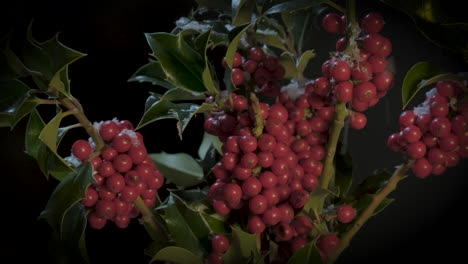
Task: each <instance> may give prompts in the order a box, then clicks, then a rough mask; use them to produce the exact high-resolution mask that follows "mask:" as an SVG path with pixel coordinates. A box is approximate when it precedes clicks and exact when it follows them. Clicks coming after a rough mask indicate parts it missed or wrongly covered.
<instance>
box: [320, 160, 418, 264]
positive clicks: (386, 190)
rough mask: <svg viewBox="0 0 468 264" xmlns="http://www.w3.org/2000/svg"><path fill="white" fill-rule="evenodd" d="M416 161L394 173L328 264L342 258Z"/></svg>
mask: <svg viewBox="0 0 468 264" xmlns="http://www.w3.org/2000/svg"><path fill="white" fill-rule="evenodd" d="M413 162H414V160H410V161H407V162H404V163H403V164H401V165H400V166H399V167H398V168H397V169H396V170H395V172H394V173H393V175H392V177H391V178H390V180H389V181H388V183H387V184H386V185H385V187H383V188H382V190H380V191H379V192H378V193H377V194H376V195H375V196H374V198H373V199H372V202H371V203H370V204H369V206H368V207H367V208H366V209H365V210H364V211H363V212H362V214H361V215H360V216H359V218H358V219H357V220H356V222H354V224H353V226H352V227H351V228H350V229H349V230H348V231H347V232H346V233H344V234H343V235H342V236H341V242H340V247H339V248H338V249H337V250H336V251H335V252H334V253H332V254H330V255H329V256H328V260H327V263H334V262H335V260H336V259H337V258H338V257H339V256H340V254H341V252H343V251H344V250H345V249H346V248H347V247H348V246H349V244H350V242H351V239H353V237H354V235H355V234H356V233H357V232H358V231H359V229H361V227H362V226H363V225H364V224H365V223H366V221H367V220H368V219H369V218H370V217H371V216H372V215H373V213H374V211H375V209H376V208H377V207H378V206H379V205H380V203H382V201H383V200H384V199H385V198H386V197H387V196H388V195H389V194H390V193H391V192H393V191H394V190H395V189H396V187H397V184H398V182H399V181H400V180H402V179H403V178H405V175H406V173H407V172H408V170H409V169H410V168H411V166H412V165H413Z"/></svg>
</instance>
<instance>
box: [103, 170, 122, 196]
mask: <svg viewBox="0 0 468 264" xmlns="http://www.w3.org/2000/svg"><path fill="white" fill-rule="evenodd" d="M124 187H125V179H124V177H123V176H122V175H121V174H119V173H115V174H113V175H112V176H110V177H109V178H107V180H106V188H107V189H108V190H109V191H111V192H114V193H119V192H121V191H122V189H123V188H124Z"/></svg>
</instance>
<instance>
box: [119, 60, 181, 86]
mask: <svg viewBox="0 0 468 264" xmlns="http://www.w3.org/2000/svg"><path fill="white" fill-rule="evenodd" d="M128 81H129V82H149V83H151V84H153V85H159V86H161V87H164V88H167V89H173V88H175V86H174V85H173V84H171V83H170V82H168V81H166V74H165V73H164V71H163V69H162V67H161V64H160V63H159V61H155V60H150V62H148V63H147V64H145V65H143V66H141V67H140V68H139V69H138V70H137V71H136V72H135V73H134V74H133V75H132V77H130V79H128Z"/></svg>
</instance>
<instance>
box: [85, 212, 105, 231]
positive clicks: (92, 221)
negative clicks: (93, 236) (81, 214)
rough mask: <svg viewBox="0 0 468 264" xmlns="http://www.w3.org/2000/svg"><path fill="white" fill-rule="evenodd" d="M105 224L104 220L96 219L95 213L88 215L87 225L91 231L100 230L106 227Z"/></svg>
mask: <svg viewBox="0 0 468 264" xmlns="http://www.w3.org/2000/svg"><path fill="white" fill-rule="evenodd" d="M106 222H107V220H106V219H104V218H102V217H98V216H97V215H96V213H95V212H92V213H90V214H89V215H88V224H89V226H90V227H91V228H93V229H98V230H99V229H102V228H103V227H104V226H105V225H106Z"/></svg>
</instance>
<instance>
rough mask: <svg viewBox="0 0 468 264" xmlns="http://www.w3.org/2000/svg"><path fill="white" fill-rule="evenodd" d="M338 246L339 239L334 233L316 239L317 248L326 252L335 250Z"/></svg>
mask: <svg viewBox="0 0 468 264" xmlns="http://www.w3.org/2000/svg"><path fill="white" fill-rule="evenodd" d="M339 247H340V239H339V238H338V236H337V235H335V234H328V235H324V236H322V237H321V238H320V240H319V241H318V248H319V249H321V250H322V251H323V252H325V253H326V254H331V253H333V252H335V251H336V250H337V249H338V248H339Z"/></svg>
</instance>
